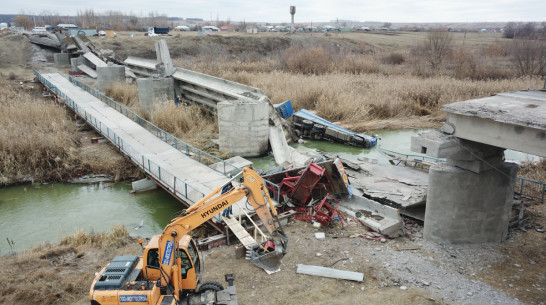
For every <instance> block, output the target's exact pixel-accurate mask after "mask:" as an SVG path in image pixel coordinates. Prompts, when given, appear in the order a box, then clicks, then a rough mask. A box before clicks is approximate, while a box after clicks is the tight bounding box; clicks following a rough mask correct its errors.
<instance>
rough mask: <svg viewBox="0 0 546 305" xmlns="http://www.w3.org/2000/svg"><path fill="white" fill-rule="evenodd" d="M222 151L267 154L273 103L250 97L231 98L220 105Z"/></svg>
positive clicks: (241, 154) (253, 155)
mask: <svg viewBox="0 0 546 305" xmlns="http://www.w3.org/2000/svg"><path fill="white" fill-rule="evenodd" d="M217 111H218V129H219V135H220V150H221V151H228V152H230V153H231V154H234V155H240V156H243V157H258V156H262V155H264V154H266V153H267V150H268V141H269V129H268V128H267V126H268V119H269V105H268V104H267V103H263V102H259V101H255V100H250V99H240V100H236V101H234V100H228V101H223V102H220V103H218V104H217Z"/></svg>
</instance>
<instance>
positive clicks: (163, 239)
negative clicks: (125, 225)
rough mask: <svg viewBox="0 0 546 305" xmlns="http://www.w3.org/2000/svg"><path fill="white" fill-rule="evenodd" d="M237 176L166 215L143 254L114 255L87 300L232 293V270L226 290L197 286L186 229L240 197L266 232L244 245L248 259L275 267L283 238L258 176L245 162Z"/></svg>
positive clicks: (104, 304)
mask: <svg viewBox="0 0 546 305" xmlns="http://www.w3.org/2000/svg"><path fill="white" fill-rule="evenodd" d="M237 176H239V175H237ZM237 176H236V177H237ZM242 176H243V182H242V183H241V184H238V185H233V184H231V183H232V181H230V182H228V184H231V185H230V186H231V188H230V189H229V190H227V188H225V189H224V191H222V188H216V189H215V190H214V191H212V192H211V193H210V194H208V195H207V196H205V197H203V199H201V200H200V201H199V202H197V203H195V204H193V205H192V206H190V207H189V208H188V209H187V210H185V211H183V212H182V214H181V215H180V216H177V217H175V218H174V219H172V220H171V222H170V223H169V224H168V225H167V226H166V227H165V229H164V230H163V233H162V234H161V235H155V236H154V237H152V239H151V240H150V242H149V243H148V245H147V246H146V247H143V250H144V254H143V256H141V257H138V256H117V257H115V258H114V259H113V260H112V261H111V262H110V264H109V265H108V266H106V267H104V268H103V270H102V271H101V272H100V273H98V274H97V275H96V276H95V280H94V281H93V283H92V285H91V289H90V294H89V297H90V300H91V304H92V305H120V304H128V303H130V304H132V303H135V302H137V303H139V304H141V303H147V304H155V305H157V304H171V305H172V304H181V303H182V302H183V300H184V299H186V301H190V300H192V299H193V298H195V297H201V298H202V297H203V296H205V295H207V294H210V293H211V291H212V292H213V294H215V293H216V292H223V293H224V294H225V293H227V294H230V295H233V294H235V287H233V286H232V284H233V276H230V277H229V279H230V280H228V277H227V276H226V280H227V281H228V283H230V285H229V287H228V288H227V289H226V290H223V287H222V285H221V284H219V283H217V282H205V283H202V284H201V286H200V287H199V288H197V286H198V284H199V282H200V279H201V275H202V270H203V269H202V264H201V262H202V257H201V254H200V252H199V251H198V247H197V244H196V243H195V241H194V240H193V238H192V237H191V236H190V235H188V233H189V232H191V231H192V230H194V229H196V228H197V227H199V226H200V225H201V224H203V223H204V222H206V221H207V220H209V219H211V218H212V217H214V216H215V215H217V214H218V213H220V212H222V211H224V210H226V209H227V208H229V207H231V206H232V205H233V204H235V203H236V202H238V201H239V200H241V199H243V198H246V199H247V200H248V202H249V203H250V205H251V206H252V207H253V209H254V212H255V213H256V214H257V215H258V216H259V218H260V219H261V221H262V223H263V225H264V226H265V228H266V230H267V232H268V233H269V236H270V239H268V240H267V241H266V242H264V243H263V244H258V243H255V244H253V245H252V246H251V247H250V249H247V250H248V251H249V255H248V256H249V260H250V261H251V262H253V263H254V264H256V265H257V266H259V267H261V268H264V269H265V270H266V271H268V270H269V271H276V270H277V269H278V268H279V267H280V263H281V259H282V257H283V256H284V254H285V253H286V243H287V239H286V237H285V235H284V233H283V232H282V228H280V225H279V228H277V227H276V226H275V223H274V221H273V220H274V219H273V215H275V216H276V210H275V208H274V206H273V203H272V201H271V198H270V197H269V193H268V190H267V188H266V187H265V184H264V180H263V179H262V177H260V175H258V173H256V172H255V171H253V170H252V169H249V168H244V169H243V171H242ZM232 180H233V179H232ZM224 186H226V185H224ZM235 299H236V297H235ZM198 304H201V303H198ZM207 304H209V303H207ZM214 304H216V303H214ZM222 304H224V303H222ZM229 304H232V303H229Z"/></svg>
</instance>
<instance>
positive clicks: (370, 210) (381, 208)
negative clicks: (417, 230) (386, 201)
mask: <svg viewBox="0 0 546 305" xmlns="http://www.w3.org/2000/svg"><path fill="white" fill-rule="evenodd" d="M348 208H351V209H353V210H356V211H366V212H367V213H363V215H361V216H360V217H357V215H356V213H355V212H353V211H351V210H349V209H348ZM339 210H340V211H341V212H343V213H345V214H347V215H349V216H351V217H354V218H357V219H358V220H360V221H361V222H362V223H363V224H364V225H365V226H367V227H369V228H371V229H372V230H374V231H376V232H379V233H381V234H383V235H386V236H389V237H398V236H401V235H402V218H401V217H400V213H399V212H398V210H397V209H395V208H392V207H390V206H387V205H383V204H381V203H379V202H376V201H373V200H370V199H368V198H365V197H362V196H358V195H354V194H353V196H351V197H348V198H343V200H342V201H341V206H340V207H339Z"/></svg>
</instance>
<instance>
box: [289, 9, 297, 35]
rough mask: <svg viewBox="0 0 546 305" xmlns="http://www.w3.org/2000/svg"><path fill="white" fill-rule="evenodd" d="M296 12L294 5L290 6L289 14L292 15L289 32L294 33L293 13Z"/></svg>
mask: <svg viewBox="0 0 546 305" xmlns="http://www.w3.org/2000/svg"><path fill="white" fill-rule="evenodd" d="M295 14H296V7H295V6H293V5H292V6H290V15H292V25H291V26H290V33H294V15H295Z"/></svg>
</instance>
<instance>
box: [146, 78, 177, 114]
mask: <svg viewBox="0 0 546 305" xmlns="http://www.w3.org/2000/svg"><path fill="white" fill-rule="evenodd" d="M137 85H138V99H139V100H140V107H141V108H142V110H144V112H145V113H146V114H148V115H150V114H151V113H152V111H153V110H154V107H155V106H156V105H157V104H159V103H161V102H164V101H173V103H174V81H173V79H172V78H170V77H168V78H162V77H161V78H139V79H137Z"/></svg>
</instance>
